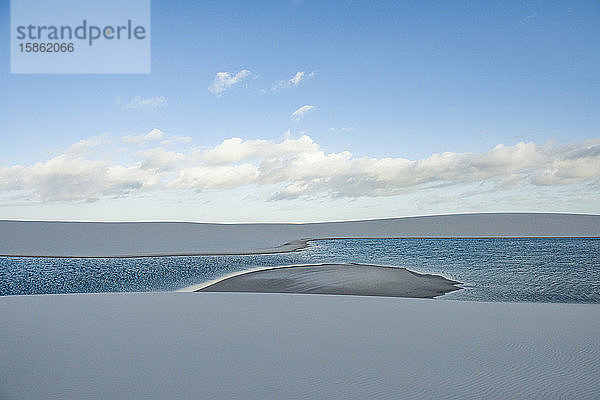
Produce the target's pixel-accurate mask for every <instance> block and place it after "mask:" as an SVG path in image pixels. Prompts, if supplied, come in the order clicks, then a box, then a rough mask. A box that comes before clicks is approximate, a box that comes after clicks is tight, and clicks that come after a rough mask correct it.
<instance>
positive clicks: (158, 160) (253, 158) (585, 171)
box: [0, 130, 600, 201]
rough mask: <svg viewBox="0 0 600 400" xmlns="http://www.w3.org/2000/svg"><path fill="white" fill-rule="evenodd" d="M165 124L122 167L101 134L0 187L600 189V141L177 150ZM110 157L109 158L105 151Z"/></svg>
mask: <svg viewBox="0 0 600 400" xmlns="http://www.w3.org/2000/svg"><path fill="white" fill-rule="evenodd" d="M169 139H170V137H169V136H168V135H166V134H164V133H163V132H161V131H159V130H152V131H151V132H149V133H148V134H146V135H139V136H124V137H122V138H121V141H122V142H124V143H127V144H129V145H131V146H133V149H131V154H132V155H134V159H133V160H132V161H131V162H128V163H123V162H121V163H118V162H115V161H111V160H113V158H112V157H110V155H111V154H113V153H114V149H111V148H105V147H103V146H105V145H104V140H103V138H97V137H95V138H90V139H87V140H82V141H79V142H77V143H75V144H73V145H72V146H71V147H70V148H69V149H67V150H66V151H65V152H63V153H62V154H59V155H56V156H55V157H52V158H50V159H48V160H45V161H41V162H38V163H35V164H32V165H8V166H0V190H2V191H3V192H4V193H8V192H11V193H13V194H14V195H18V196H20V197H21V198H23V199H26V200H35V201H82V200H83V201H94V200H97V199H100V198H105V197H109V198H111V197H124V196H128V195H131V194H135V193H144V192H152V191H161V190H183V191H189V190H191V191H205V190H234V189H237V188H241V187H248V186H252V185H254V186H255V187H261V188H263V189H264V190H266V192H267V193H270V194H269V199H270V200H284V199H296V198H316V197H332V198H335V197H350V198H358V197H381V196H395V195H401V194H404V193H410V192H414V191H418V190H424V189H431V190H436V188H440V187H443V188H446V187H448V186H459V185H466V184H473V183H476V184H483V183H485V184H492V185H493V186H494V187H495V190H497V191H502V190H507V189H511V188H516V187H521V188H527V187H529V188H532V187H566V186H568V185H576V184H585V185H589V186H590V187H592V188H593V189H594V190H597V189H599V188H600V139H591V140H587V141H583V142H574V143H570V144H567V145H561V146H557V145H554V144H551V143H546V144H536V143H533V142H529V143H526V142H519V143H517V144H515V145H512V146H506V145H502V144H499V145H497V146H496V147H494V148H492V149H490V150H489V151H487V152H484V153H480V154H477V153H455V152H445V153H441V154H432V155H430V156H429V157H426V158H422V159H418V160H410V159H406V158H392V157H389V158H373V157H356V156H353V155H352V153H351V152H349V151H343V152H339V153H326V152H325V151H323V149H322V148H321V147H320V146H319V144H318V143H316V142H315V141H314V140H313V139H312V138H310V137H309V136H306V135H305V136H301V137H299V138H289V137H288V138H285V139H283V140H281V141H279V142H274V141H270V140H242V139H240V138H231V139H227V140H224V141H223V142H222V143H220V144H218V145H217V146H215V147H212V148H209V149H198V148H194V147H191V146H190V145H189V143H187V142H185V141H179V143H180V144H181V145H183V146H184V148H183V149H180V150H179V151H174V150H170V149H168V148H167V147H166V146H164V145H163V144H162V143H163V142H165V141H167V142H168V141H169ZM107 155H108V156H107Z"/></svg>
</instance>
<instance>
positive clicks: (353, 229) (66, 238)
mask: <svg viewBox="0 0 600 400" xmlns="http://www.w3.org/2000/svg"><path fill="white" fill-rule="evenodd" d="M367 237H370V238H385V237H428V238H436V237H457V238H460V237H600V215H581V214H542V213H539V214H535V213H495V214H453V215H437V216H424V217H407V218H391V219H378V220H364V221H345V222H324V223H307V224H274V223H265V224H209V223H186V222H107V223H102V222H37V221H0V255H9V256H50V257H52V256H54V257H127V256H130V257H136V256H137V257H139V256H153V255H208V254H249V253H273V252H283V251H291V250H295V249H298V248H300V247H302V246H303V245H305V243H306V240H307V239H327V238H367Z"/></svg>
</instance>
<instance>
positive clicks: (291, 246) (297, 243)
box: [0, 235, 600, 259]
mask: <svg viewBox="0 0 600 400" xmlns="http://www.w3.org/2000/svg"><path fill="white" fill-rule="evenodd" d="M376 239H392V240H420V239H444V240H479V239H481V240H486V239H494V240H495V239H498V240H501V239H600V235H599V236H365V237H354V236H348V237H324V238H310V239H298V240H293V241H291V242H288V243H285V244H282V245H280V246H277V247H272V248H266V249H257V250H248V251H240V252H234V251H225V252H190V253H188V252H183V253H170V252H167V253H150V254H125V255H107V256H101V255H93V256H86V255H81V256H80V255H76V256H74V255H71V256H68V255H29V254H0V257H7V258H86V259H88V258H153V257H156V258H159V257H202V256H251V255H261V254H281V253H293V252H296V251H300V250H302V249H305V248H307V247H309V246H310V242H317V241H324V240H376Z"/></svg>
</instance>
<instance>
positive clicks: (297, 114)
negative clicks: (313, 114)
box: [290, 105, 316, 122]
mask: <svg viewBox="0 0 600 400" xmlns="http://www.w3.org/2000/svg"><path fill="white" fill-rule="evenodd" d="M315 108H316V107H315V106H310V105H305V106H302V107H300V108H299V109H297V110H296V111H294V112H293V113H292V115H291V117H290V118H291V119H292V121H296V122H298V121H300V120H301V119H302V117H304V114H306V113H308V112H310V111H312V110H314V109H315Z"/></svg>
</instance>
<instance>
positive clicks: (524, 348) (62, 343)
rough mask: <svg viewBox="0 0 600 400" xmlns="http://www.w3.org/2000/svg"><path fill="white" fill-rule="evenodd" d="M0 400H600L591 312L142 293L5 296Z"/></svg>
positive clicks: (592, 308) (598, 348)
mask: <svg viewBox="0 0 600 400" xmlns="http://www.w3.org/2000/svg"><path fill="white" fill-rule="evenodd" d="M0 320H2V321H3V323H2V324H0V360H2V362H0V398H1V399H3V400H12V399H30V400H36V399H44V400H47V399H61V400H62V399H78V400H79V399H174V398H202V399H305V398H328V399H398V398H405V399H411V398H415V399H417V398H418V399H422V398H444V399H469V398H472V399H476V398H477V399H479V398H485V399H516V398H523V399H531V398H545V399H546V398H547V399H552V398H557V399H558V398H573V399H597V398H598V397H597V396H598V393H600V379H598V378H599V376H600V340H599V339H598V332H600V306H598V305H591V304H540V303H472V302H455V301H437V300H420V299H399V298H382V297H358V296H328V295H290V294H249V293H142V294H100V295H54V296H15V297H3V298H0Z"/></svg>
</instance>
